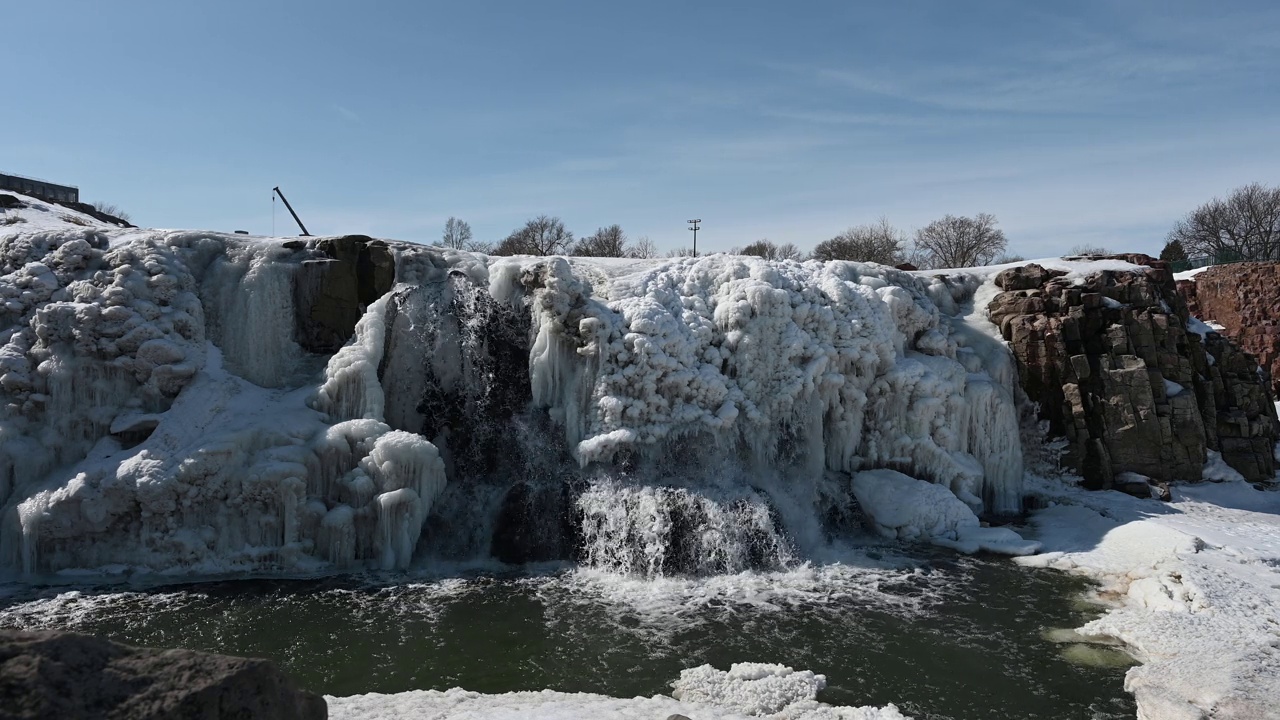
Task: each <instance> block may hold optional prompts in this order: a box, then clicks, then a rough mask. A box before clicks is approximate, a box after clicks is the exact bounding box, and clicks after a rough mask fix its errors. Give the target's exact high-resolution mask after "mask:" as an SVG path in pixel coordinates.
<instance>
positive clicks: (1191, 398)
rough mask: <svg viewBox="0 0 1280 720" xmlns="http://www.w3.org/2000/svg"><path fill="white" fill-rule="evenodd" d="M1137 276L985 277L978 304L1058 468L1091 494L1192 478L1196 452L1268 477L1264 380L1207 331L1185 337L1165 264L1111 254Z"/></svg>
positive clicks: (1270, 439) (1183, 317)
mask: <svg viewBox="0 0 1280 720" xmlns="http://www.w3.org/2000/svg"><path fill="white" fill-rule="evenodd" d="M1115 259H1123V260H1126V261H1128V262H1132V263H1135V264H1139V265H1145V266H1147V270H1146V272H1145V273H1140V272H1130V271H1107V270H1104V271H1100V272H1096V273H1093V274H1090V275H1088V276H1086V277H1084V278H1083V279H1075V280H1071V279H1068V278H1066V277H1064V276H1065V275H1066V273H1064V272H1061V271H1054V270H1047V269H1045V268H1042V267H1040V266H1038V265H1035V264H1031V265H1026V266H1023V267H1020V268H1015V269H1011V270H1006V271H1004V272H1002V273H1000V275H999V276H998V277H997V278H996V284H997V285H998V286H999V287H1000V288H1001V289H1002V290H1003V291H1004V292H1002V293H1000V294H999V295H997V296H996V297H995V298H994V299H993V300H992V301H991V303H990V304H989V306H988V311H989V313H990V316H991V320H992V321H993V322H994V323H995V324H996V325H997V326H998V327H999V328H1000V332H1001V334H1002V335H1003V336H1004V339H1005V340H1006V341H1008V343H1009V345H1010V348H1011V349H1012V351H1013V353H1014V356H1015V358H1016V362H1017V367H1018V374H1019V377H1020V380H1021V383H1022V386H1023V388H1024V390H1025V391H1026V393H1027V395H1028V397H1030V398H1031V399H1032V400H1033V401H1035V402H1037V403H1038V404H1039V410H1040V417H1041V418H1042V419H1044V420H1047V421H1048V423H1049V431H1050V434H1051V435H1057V436H1065V437H1066V438H1067V441H1068V447H1067V451H1066V454H1065V456H1064V461H1065V463H1066V464H1067V465H1069V466H1070V467H1072V468H1073V469H1075V470H1077V471H1078V472H1080V473H1081V475H1082V476H1083V477H1084V479H1085V482H1086V485H1088V486H1089V487H1092V488H1110V487H1118V488H1119V489H1125V490H1128V491H1131V492H1135V493H1138V494H1143V493H1146V492H1149V489H1148V488H1147V487H1145V481H1144V480H1143V478H1139V477H1135V476H1134V475H1131V474H1128V475H1127V474H1126V473H1136V474H1137V475H1140V476H1145V477H1146V478H1150V479H1151V481H1153V482H1155V483H1164V482H1169V481H1173V480H1188V481H1195V480H1199V479H1200V478H1201V473H1202V468H1203V466H1204V463H1205V460H1206V459H1207V452H1206V451H1207V450H1212V451H1217V452H1220V453H1222V457H1223V459H1224V460H1225V461H1226V462H1227V463H1228V464H1229V465H1230V466H1231V467H1233V468H1235V469H1236V470H1237V471H1239V472H1240V473H1241V474H1242V475H1244V476H1245V478H1246V479H1248V480H1251V481H1271V480H1273V479H1274V478H1275V470H1276V468H1275V458H1274V448H1275V443H1276V439H1277V429H1278V423H1277V420H1276V414H1275V406H1274V404H1273V397H1272V394H1271V387H1270V381H1269V378H1267V377H1266V373H1265V372H1261V371H1260V370H1259V368H1258V366H1257V364H1256V362H1255V361H1254V360H1253V358H1252V357H1250V356H1249V355H1248V354H1246V353H1245V352H1243V351H1242V350H1240V349H1239V348H1237V347H1236V346H1234V345H1232V344H1231V343H1230V342H1228V341H1227V340H1226V339H1225V338H1222V337H1221V336H1219V335H1217V334H1216V333H1208V334H1206V335H1205V336H1204V337H1201V335H1200V334H1197V333H1196V332H1192V331H1189V330H1188V329H1187V328H1188V320H1189V317H1190V316H1189V313H1188V310H1187V306H1186V304H1185V302H1184V301H1183V299H1182V298H1181V297H1180V296H1179V294H1178V292H1177V290H1176V288H1175V285H1174V282H1173V278H1172V275H1171V274H1170V272H1169V269H1168V267H1167V265H1166V264H1165V263H1163V262H1161V261H1157V260H1153V259H1152V258H1150V257H1147V256H1145V255H1126V256H1117V257H1116V258H1115Z"/></svg>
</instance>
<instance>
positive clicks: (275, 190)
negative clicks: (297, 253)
mask: <svg viewBox="0 0 1280 720" xmlns="http://www.w3.org/2000/svg"><path fill="white" fill-rule="evenodd" d="M271 192H273V193H275V194H277V195H279V196H280V199H281V200H284V206H285V207H286V208H288V210H289V214H290V215H292V216H293V221H294V222H296V223H298V227H300V228H302V235H303V237H311V233H309V232H307V226H306V225H303V224H302V220H300V219H298V213H296V212H294V211H293V206H292V205H290V204H289V200H288V199H287V198H285V196H284V193H282V192H280V187H279V186H276V187H273V188H271Z"/></svg>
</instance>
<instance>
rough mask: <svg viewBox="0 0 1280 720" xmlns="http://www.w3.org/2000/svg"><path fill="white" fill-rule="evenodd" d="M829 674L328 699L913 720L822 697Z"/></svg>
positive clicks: (773, 670)
mask: <svg viewBox="0 0 1280 720" xmlns="http://www.w3.org/2000/svg"><path fill="white" fill-rule="evenodd" d="M826 684H827V683H826V678H825V677H823V676H822V675H815V674H814V673H813V672H812V671H810V670H792V669H791V668H789V667H785V666H783V665H772V664H766V663H735V664H734V665H733V666H732V667H731V668H730V669H729V670H728V671H727V672H726V671H721V670H716V669H715V668H713V667H711V666H710V665H703V666H700V667H696V668H691V669H689V670H684V671H683V672H681V673H680V679H679V680H676V681H675V682H674V683H672V687H674V688H675V689H674V691H673V692H672V693H671V697H668V696H665V695H654V696H653V697H648V698H643V697H636V698H628V699H623V698H612V697H607V696H604V695H595V694H591V693H561V692H554V691H551V690H542V691H540V692H511V693H503V694H500V695H484V694H481V693H476V692H468V691H466V690H463V689H461V688H454V689H452V690H447V691H443V692H441V691H439V690H425V691H421V690H419V691H411V692H404V693H396V694H394V695H380V694H377V693H370V694H368V695H354V696H351V697H332V696H329V697H326V698H325V700H326V701H327V702H328V704H329V716H330V717H331V718H335V720H383V719H384V718H387V719H389V718H398V719H399V720H413V719H415V718H441V717H484V718H511V720H516V718H520V719H521V720H526V719H532V720H559V719H561V718H599V719H600V720H648V719H650V718H662V717H668V716H675V715H683V716H685V717H692V718H712V717H714V718H720V719H721V720H748V719H749V718H774V719H775V720H910V719H909V718H908V717H907V716H906V715H903V714H902V713H901V712H899V710H898V708H897V707H896V706H894V705H892V704H890V705H886V706H884V707H874V706H863V707H840V706H833V705H827V704H825V703H820V702H818V701H817V699H816V698H817V694H818V692H819V691H820V690H822V689H823V688H824V687H826Z"/></svg>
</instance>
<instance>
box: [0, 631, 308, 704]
mask: <svg viewBox="0 0 1280 720" xmlns="http://www.w3.org/2000/svg"><path fill="white" fill-rule="evenodd" d="M327 716H328V708H327V707H326V705H325V701H324V698H322V697H320V696H319V695H315V694H313V693H309V692H306V691H304V690H299V689H298V688H297V686H296V685H295V684H294V683H293V681H292V680H290V679H289V678H288V677H287V676H286V675H285V674H284V673H283V672H281V671H280V669H279V668H277V667H276V666H275V665H274V664H273V663H271V662H270V661H268V660H254V659H249V658H238V657H229V656H226V655H213V654H211V653H201V652H193V651H190V650H152V649H148V648H136V647H130V646H128V645H121V644H119V643H114V642H111V641H109V640H104V639H102V638H97V637H92V636H89V635H77V634H74V633H62V632H49V631H42V632H24V631H12V630H9V631H0V718H3V719H7V718H14V719H15V720H16V719H17V718H31V719H33V720H34V719H35V718H63V719H64V720H79V719H82V718H83V719H84V720H88V719H89V718H94V719H95V720H96V719H97V718H135V719H137V720H143V719H151V718H154V719H155V720H160V718H165V719H167V720H180V719H184V718H191V719H192V720H194V719H196V718H258V719H259V720H272V719H279V720H323V719H324V718H325V717H327Z"/></svg>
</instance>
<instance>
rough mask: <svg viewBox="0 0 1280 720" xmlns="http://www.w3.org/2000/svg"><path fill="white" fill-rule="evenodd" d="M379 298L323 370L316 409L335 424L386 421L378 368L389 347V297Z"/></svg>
mask: <svg viewBox="0 0 1280 720" xmlns="http://www.w3.org/2000/svg"><path fill="white" fill-rule="evenodd" d="M388 297H389V295H384V296H382V297H380V298H378V300H377V301H375V302H374V303H373V304H372V305H370V306H369V309H368V310H366V311H365V314H364V317H362V318H360V321H359V322H357V323H356V331H355V336H354V338H353V339H352V340H351V342H350V343H348V344H347V345H345V346H343V348H342V349H341V350H339V351H338V352H337V353H336V354H335V355H334V356H333V357H332V358H330V359H329V364H328V365H327V366H326V367H325V370H324V384H323V385H321V386H320V390H319V392H318V393H317V396H316V401H315V407H316V409H317V410H319V411H320V412H323V413H326V414H328V415H329V417H330V419H332V420H334V421H342V420H354V419H357V418H368V419H372V420H382V419H383V415H382V413H383V406H384V397H383V391H382V383H381V382H379V380H378V365H379V363H381V362H382V352H383V348H384V347H385V344H386V339H385V336H386V312H387V298H388Z"/></svg>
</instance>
